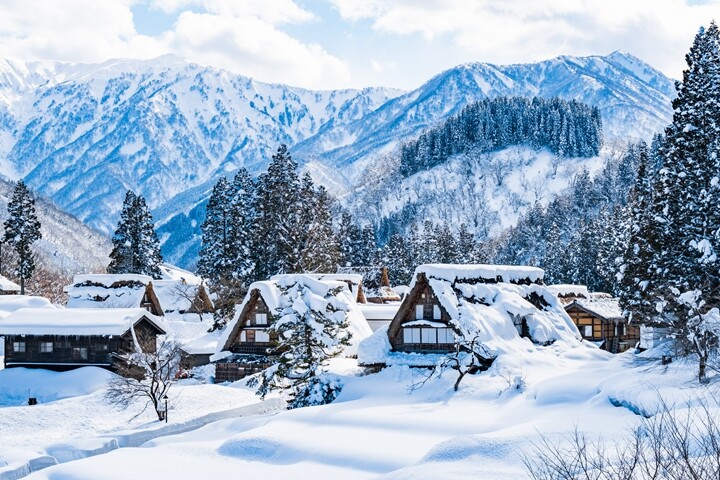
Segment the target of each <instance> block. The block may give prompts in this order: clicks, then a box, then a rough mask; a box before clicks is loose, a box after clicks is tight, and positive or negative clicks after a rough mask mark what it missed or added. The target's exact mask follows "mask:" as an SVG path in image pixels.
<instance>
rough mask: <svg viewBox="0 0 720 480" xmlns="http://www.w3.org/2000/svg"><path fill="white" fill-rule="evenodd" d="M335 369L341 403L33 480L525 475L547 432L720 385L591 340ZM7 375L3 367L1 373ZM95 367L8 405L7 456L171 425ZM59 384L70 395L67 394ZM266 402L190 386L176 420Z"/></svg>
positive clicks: (215, 428) (595, 429) (235, 390)
mask: <svg viewBox="0 0 720 480" xmlns="http://www.w3.org/2000/svg"><path fill="white" fill-rule="evenodd" d="M332 368H333V370H334V371H335V372H336V373H338V374H340V375H341V376H342V377H343V381H344V383H345V388H344V389H343V392H342V393H341V395H340V396H339V397H338V399H337V400H336V401H335V402H334V403H333V404H330V405H326V406H321V407H312V408H303V409H297V410H293V411H282V412H279V413H270V414H260V415H248V416H243V417H233V416H230V418H226V419H222V420H219V421H215V422H212V423H209V424H207V425H206V426H203V427H201V428H198V429H195V430H192V431H189V432H185V433H182V434H177V435H168V436H162V437H159V438H156V439H154V440H151V441H149V442H146V443H144V444H143V445H142V447H141V448H119V449H115V450H113V451H110V452H108V453H103V454H100V455H96V456H93V457H90V458H85V459H82V460H76V461H71V462H68V463H63V464H61V465H58V466H53V467H50V468H47V469H44V470H40V471H38V472H35V473H33V474H31V475H30V476H29V477H27V478H35V479H39V478H46V479H97V478H103V479H121V478H123V479H124V478H151V477H152V478H157V476H158V475H160V474H162V476H163V477H167V478H212V477H214V476H221V475H222V476H226V475H227V474H228V473H229V472H237V473H238V475H240V474H242V476H243V477H244V478H265V479H275V478H277V479H280V478H299V479H301V478H342V479H364V478H383V479H435V478H447V477H448V475H453V476H455V477H457V478H482V479H486V480H492V479H495V478H497V479H500V478H503V479H508V478H525V471H524V466H523V464H522V461H521V459H520V457H519V454H520V452H521V451H522V449H523V448H527V447H528V446H529V445H530V442H533V441H537V440H538V439H539V438H540V434H543V435H549V436H551V437H553V438H559V437H560V436H561V435H563V434H567V433H569V432H572V431H573V430H574V429H575V427H577V428H578V429H579V430H581V431H583V432H587V433H589V434H591V435H599V436H602V437H604V438H607V439H612V438H620V437H621V436H622V435H624V434H626V433H627V432H628V429H629V428H630V427H631V426H633V425H635V424H637V423H638V422H639V421H640V420H641V419H642V417H641V416H639V415H637V414H636V413H634V412H638V411H639V412H643V413H646V414H652V413H653V412H655V411H656V410H657V408H658V407H657V404H658V395H661V396H662V398H664V399H665V400H667V401H669V402H670V403H671V404H673V405H675V406H677V407H680V408H684V407H685V406H686V405H692V404H693V402H696V401H697V399H698V398H702V397H706V398H707V397H712V396H715V393H714V392H715V391H716V390H717V386H716V385H715V384H711V385H710V386H707V387H699V386H698V385H697V382H696V381H695V378H694V373H695V372H694V369H693V366H692V365H688V364H685V363H683V362H678V361H676V362H674V363H672V364H670V365H668V366H661V365H660V363H659V361H658V360H657V359H650V358H646V357H643V356H636V355H634V354H631V353H627V354H622V355H617V356H612V355H610V354H607V353H606V352H603V351H600V350H597V349H595V348H593V347H589V346H581V347H575V348H570V347H565V348H552V347H551V348H547V349H542V350H541V351H538V350H534V351H532V352H531V351H529V352H528V354H527V355H526V356H514V357H507V356H506V357H504V358H500V359H499V360H498V361H496V362H495V364H494V365H493V367H492V368H491V369H490V370H489V371H487V372H485V373H482V374H480V375H475V376H469V377H467V378H466V379H465V380H463V382H462V384H461V385H460V390H459V391H458V392H454V391H453V390H452V384H453V382H454V380H455V378H454V375H453V373H452V372H447V373H446V374H445V375H443V376H442V377H440V378H433V379H431V380H429V381H428V382H426V383H425V384H424V385H422V386H421V387H419V388H415V389H413V385H416V386H417V384H419V382H420V381H421V380H422V379H423V377H422V371H420V370H412V369H409V368H407V367H392V368H388V369H385V370H383V371H382V372H380V373H377V374H372V375H362V371H361V370H360V369H358V368H357V366H356V364H355V361H354V360H351V359H342V360H336V361H334V363H333V365H332ZM8 373H9V372H8V371H3V372H0V382H2V378H3V377H2V375H6V374H8ZM86 374H87V377H86V379H85V380H84V382H85V383H84V385H86V389H87V392H83V393H84V394H82V395H80V396H76V397H72V398H65V399H62V400H58V401H54V402H50V403H46V404H42V405H38V406H35V407H27V406H21V407H11V408H0V432H2V434H1V435H2V447H1V448H0V465H2V460H3V459H4V457H3V452H4V450H2V449H8V448H12V449H13V450H11V453H12V452H14V453H13V454H14V455H17V451H18V449H27V450H28V451H41V452H52V451H53V449H52V448H50V449H48V448H47V447H48V445H49V444H52V443H55V444H57V443H61V442H63V441H64V440H67V439H77V438H92V437H93V436H99V435H103V434H106V433H107V432H111V431H113V430H118V429H124V430H142V429H146V428H158V427H159V425H158V422H156V421H153V419H152V415H151V414H145V415H141V416H140V417H139V418H137V419H135V420H132V421H131V420H130V418H131V417H132V416H133V415H135V414H136V413H137V411H135V410H133V411H127V412H118V411H116V410H114V409H112V408H111V407H109V406H108V405H107V404H106V402H105V400H104V399H103V390H102V388H100V389H98V390H96V389H95V387H96V386H97V385H98V384H97V380H98V377H99V375H98V373H97V372H96V371H92V370H90V369H86ZM54 375H57V374H54ZM73 375H79V374H78V373H77V372H75V373H73ZM517 377H521V378H522V382H520V383H522V384H524V385H522V386H521V388H516V386H517V384H518V381H517V380H516V379H517ZM30 381H32V379H31V380H30ZM14 382H15V383H17V382H18V380H17V379H15V380H14ZM74 384H75V385H80V384H82V382H79V381H78V380H77V379H75V380H74ZM50 385H52V383H50ZM0 386H2V385H0ZM77 388H78V389H80V388H81V387H77ZM3 391H4V390H3ZM58 392H59V393H58V394H57V396H58V398H60V397H63V396H65V395H66V394H67V393H68V391H67V390H65V389H63V388H60V389H58ZM76 393H77V392H76ZM48 398H50V397H48ZM253 402H257V397H255V396H254V395H253V394H252V392H251V391H249V390H248V389H246V388H241V387H239V386H237V385H236V386H233V387H230V386H221V385H187V384H186V385H181V386H178V387H177V388H176V389H175V391H174V394H173V399H172V404H173V405H174V407H175V408H174V409H172V410H171V411H170V418H171V423H173V422H183V421H188V420H190V419H192V418H195V417H198V416H201V415H203V414H205V413H208V412H212V411H220V410H224V409H230V408H234V407H240V406H242V405H248V404H251V403H253ZM169 432H170V433H172V430H170V431H169ZM8 458H10V459H12V456H9V457H8ZM2 471H3V470H2V467H0V473H1V472H2ZM99 475H100V477H99ZM0 478H2V477H1V476H0Z"/></svg>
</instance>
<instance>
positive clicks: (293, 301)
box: [217, 274, 372, 355]
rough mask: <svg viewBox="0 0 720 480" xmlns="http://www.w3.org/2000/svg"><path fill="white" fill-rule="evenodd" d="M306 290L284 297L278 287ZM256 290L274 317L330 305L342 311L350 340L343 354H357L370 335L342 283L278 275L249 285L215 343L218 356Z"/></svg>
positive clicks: (368, 327) (345, 285)
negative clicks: (289, 310)
mask: <svg viewBox="0 0 720 480" xmlns="http://www.w3.org/2000/svg"><path fill="white" fill-rule="evenodd" d="M297 284H299V285H301V286H303V287H305V289H303V291H304V292H305V293H304V294H303V295H302V296H295V297H293V296H292V295H287V294H284V293H283V291H282V290H281V288H290V287H292V286H294V285H297ZM255 291H257V292H258V293H259V294H260V296H261V297H262V299H263V301H264V302H265V304H266V305H267V307H268V310H269V311H270V312H272V313H273V315H278V314H279V313H280V312H281V311H282V310H283V309H287V308H292V309H294V310H296V311H299V310H302V309H310V310H314V311H322V312H324V311H326V308H327V307H328V304H329V303H330V302H332V303H333V305H334V306H335V307H336V308H339V309H340V310H344V311H345V312H346V314H347V318H348V320H349V322H350V332H351V333H352V339H351V341H350V343H351V344H350V346H349V347H347V348H346V349H345V354H346V355H354V354H355V353H357V346H358V344H359V342H360V341H361V340H362V339H364V338H366V337H368V336H370V335H371V334H372V330H371V329H370V326H369V325H368V323H367V321H366V320H365V317H364V316H363V314H362V312H361V311H360V308H359V307H358V304H357V303H356V302H355V297H354V295H353V293H352V292H351V291H350V290H349V289H348V286H347V283H345V282H344V281H333V280H318V279H317V278H313V276H310V275H299V274H298V275H277V276H274V277H273V279H272V280H265V281H261V282H255V283H252V284H251V285H250V287H249V289H248V293H247V295H245V299H244V300H243V302H242V303H241V304H240V305H238V306H236V307H235V316H234V317H233V319H232V320H231V321H230V322H229V323H228V325H227V327H226V328H225V330H224V332H223V335H222V337H221V338H220V340H219V341H218V344H217V354H220V353H221V352H222V351H223V350H225V349H226V348H228V347H229V345H228V343H229V340H230V339H231V337H232V336H233V333H235V332H236V331H237V329H238V328H240V327H241V325H239V322H240V321H241V319H240V316H241V314H242V312H243V310H244V309H245V306H246V305H247V303H248V302H249V301H250V299H251V298H252V295H253V292H255ZM334 291H336V293H333V292H334Z"/></svg>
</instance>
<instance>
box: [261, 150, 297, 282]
mask: <svg viewBox="0 0 720 480" xmlns="http://www.w3.org/2000/svg"><path fill="white" fill-rule="evenodd" d="M299 192H300V179H299V177H298V173H297V163H295V161H294V160H293V159H292V157H291V156H290V153H289V152H288V150H287V147H286V146H285V145H280V147H279V148H278V150H277V153H275V155H273V157H272V160H271V161H270V165H269V166H268V170H267V172H265V173H263V174H262V175H260V178H259V179H258V187H257V195H256V196H255V202H256V204H255V210H256V212H257V220H256V224H255V225H256V227H255V235H256V236H257V238H259V239H261V240H262V241H260V242H258V244H257V246H256V248H255V254H254V259H253V260H254V261H255V266H256V269H257V270H256V275H257V277H258V278H270V277H271V276H272V275H275V274H278V273H294V272H295V271H296V269H297V268H298V265H299V250H300V248H301V246H300V245H299V244H298V240H299V239H298V238H297V237H298V235H299V233H300V230H301V227H300V225H299V222H298V218H299V209H300V208H301V205H300V204H299V202H298V197H299Z"/></svg>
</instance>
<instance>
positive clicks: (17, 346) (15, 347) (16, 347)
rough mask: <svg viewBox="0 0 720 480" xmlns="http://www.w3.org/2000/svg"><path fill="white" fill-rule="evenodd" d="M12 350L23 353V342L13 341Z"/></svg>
mask: <svg viewBox="0 0 720 480" xmlns="http://www.w3.org/2000/svg"><path fill="white" fill-rule="evenodd" d="M13 352H15V353H25V342H13Z"/></svg>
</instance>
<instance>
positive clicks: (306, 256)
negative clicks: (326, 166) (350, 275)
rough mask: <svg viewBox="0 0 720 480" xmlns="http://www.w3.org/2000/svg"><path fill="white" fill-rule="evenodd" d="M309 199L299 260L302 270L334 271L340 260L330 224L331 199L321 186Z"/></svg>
mask: <svg viewBox="0 0 720 480" xmlns="http://www.w3.org/2000/svg"><path fill="white" fill-rule="evenodd" d="M310 201H311V202H312V203H311V204H310V205H308V207H309V208H308V209H307V211H308V212H310V213H311V214H312V215H311V216H310V217H309V218H308V219H307V221H308V222H309V225H308V226H307V233H306V240H305V245H303V251H302V254H301V260H300V263H301V265H302V271H303V272H313V273H315V272H317V273H334V272H336V271H337V267H338V264H339V262H340V245H339V243H338V241H337V238H335V232H334V231H333V226H332V215H331V208H332V199H331V198H330V195H329V194H328V192H327V190H325V187H322V186H321V187H319V188H318V189H317V191H316V192H314V193H313V198H311V199H310ZM303 223H304V222H303Z"/></svg>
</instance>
